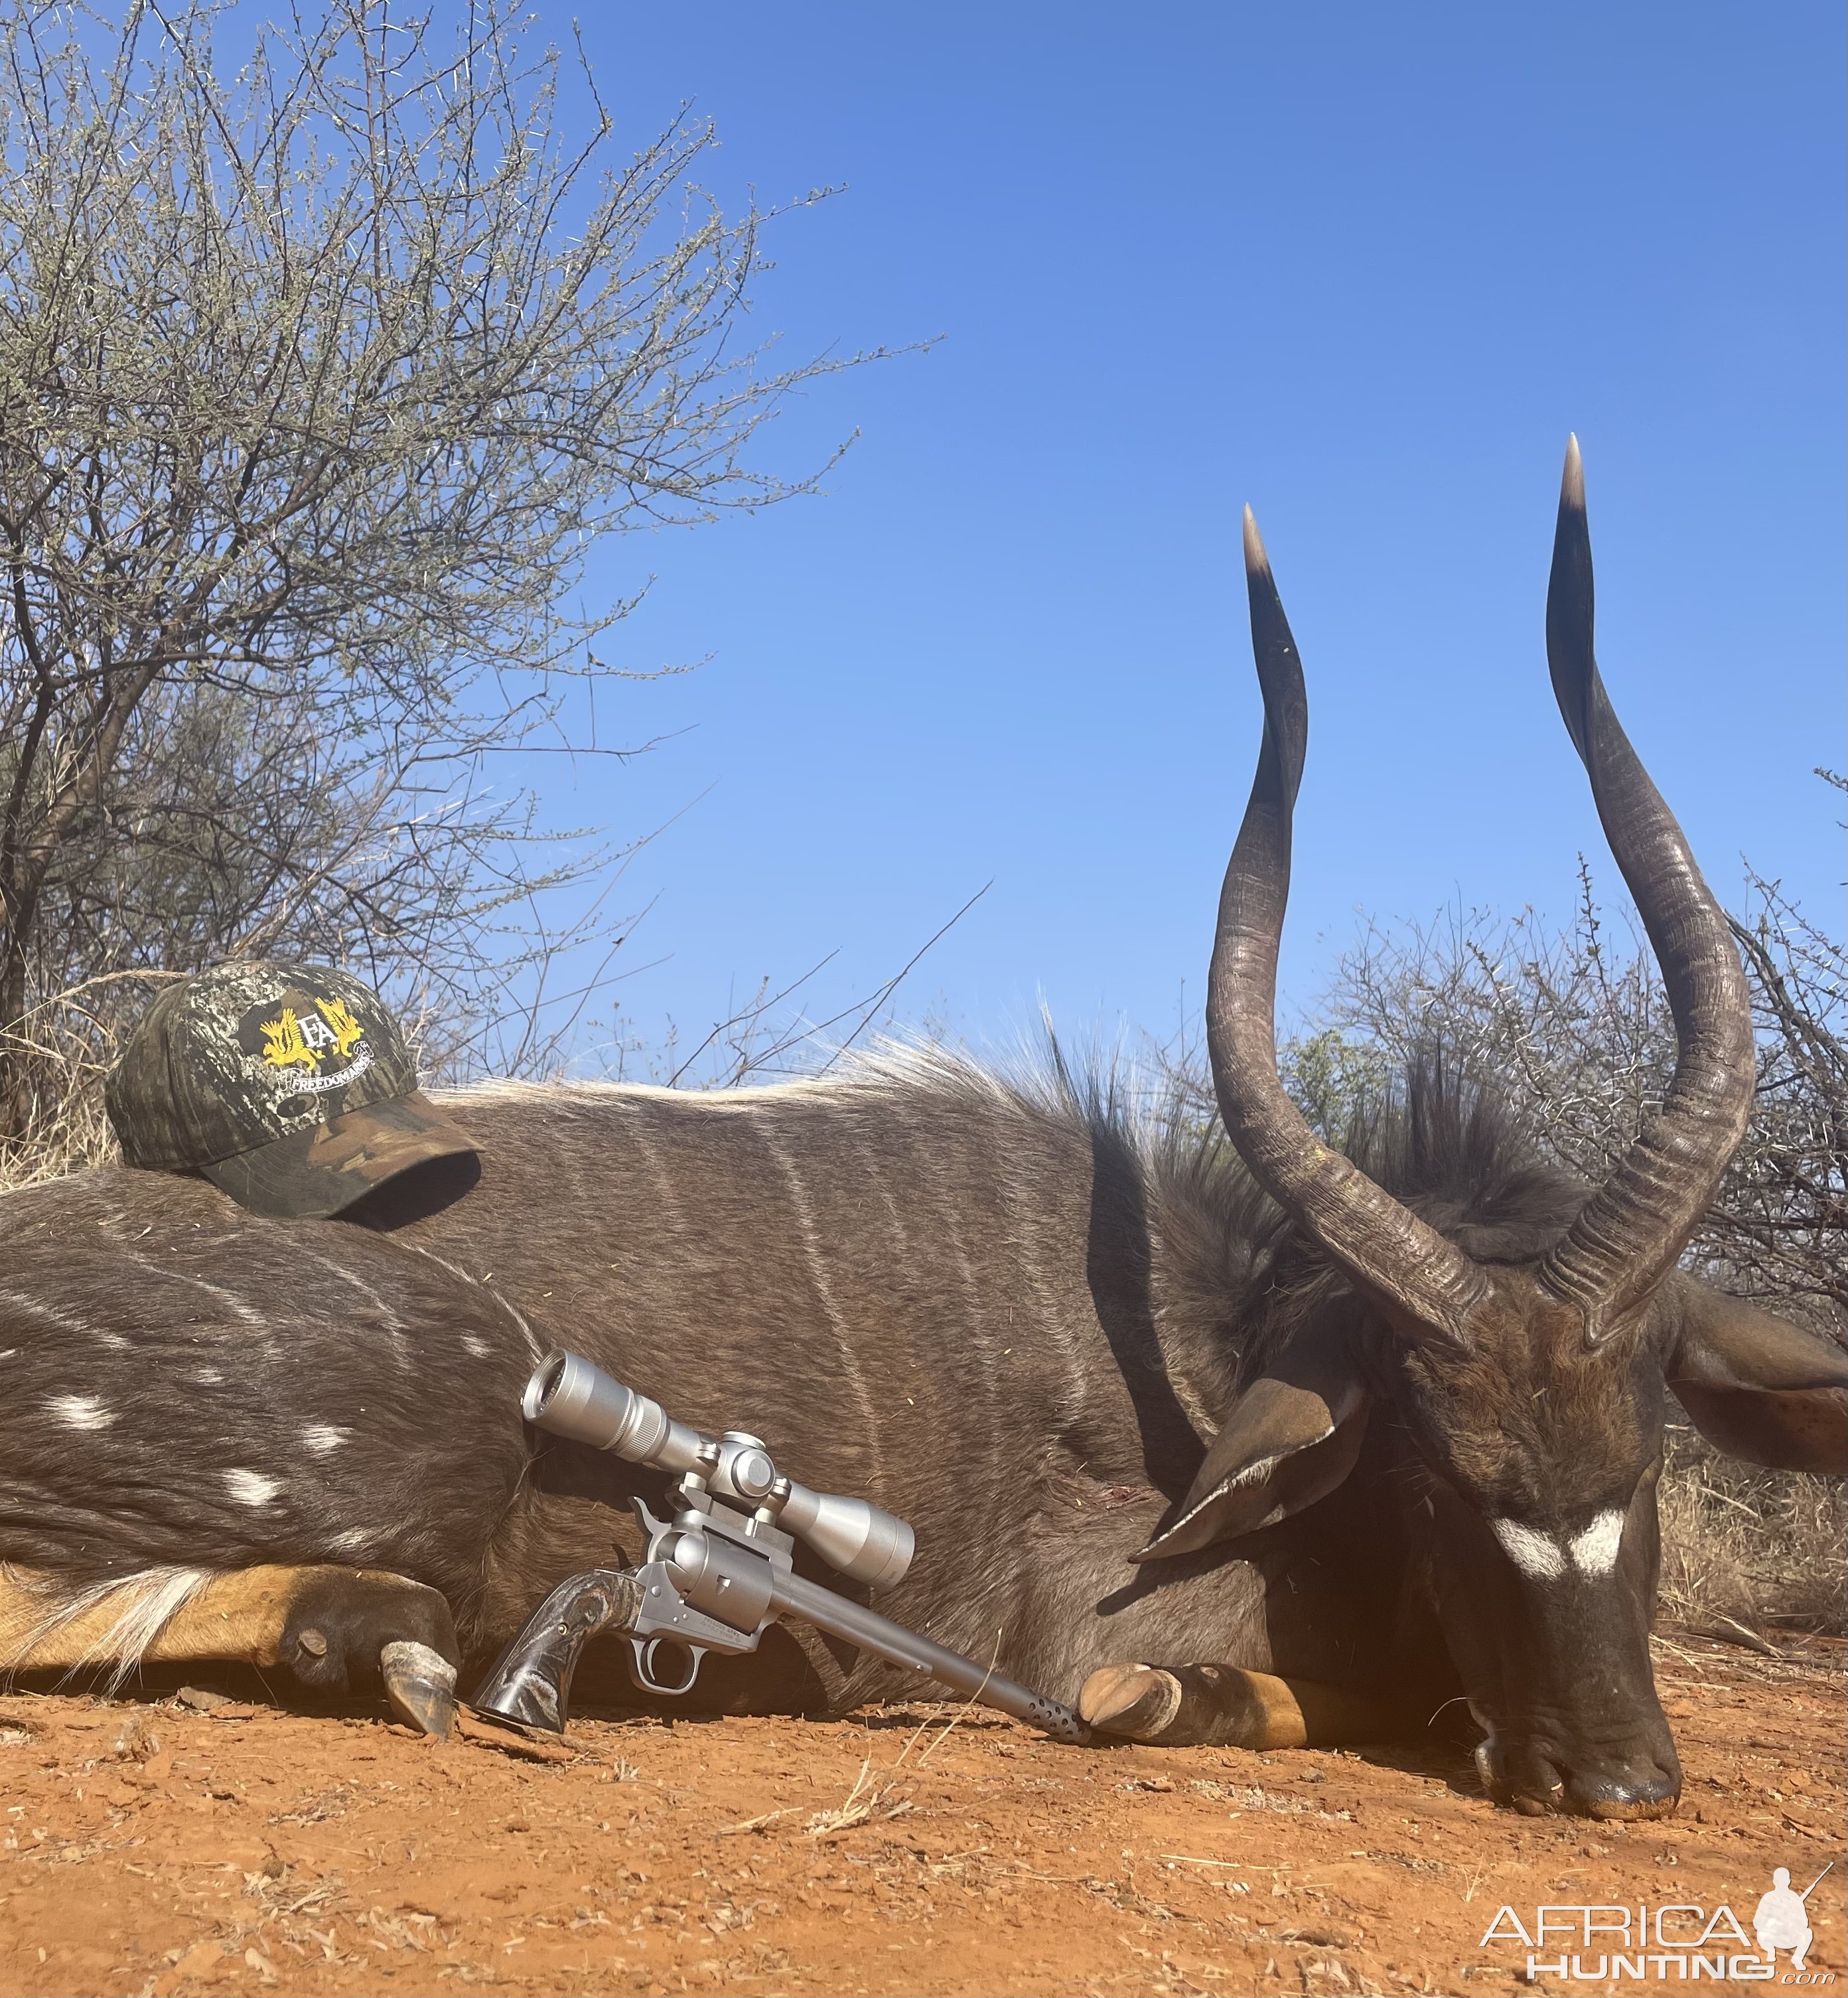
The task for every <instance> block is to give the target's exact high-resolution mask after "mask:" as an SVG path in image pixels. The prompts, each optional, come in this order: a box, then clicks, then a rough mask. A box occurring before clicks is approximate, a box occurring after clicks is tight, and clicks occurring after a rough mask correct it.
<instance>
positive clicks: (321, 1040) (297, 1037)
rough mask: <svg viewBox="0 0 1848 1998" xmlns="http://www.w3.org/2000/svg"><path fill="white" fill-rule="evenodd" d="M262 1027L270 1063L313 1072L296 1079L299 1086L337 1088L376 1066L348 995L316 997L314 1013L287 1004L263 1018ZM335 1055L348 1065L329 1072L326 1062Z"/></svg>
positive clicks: (293, 1079)
mask: <svg viewBox="0 0 1848 1998" xmlns="http://www.w3.org/2000/svg"><path fill="white" fill-rule="evenodd" d="M261 1029H262V1033H263V1054H262V1059H263V1060H264V1063H265V1064H266V1066H268V1067H270V1068H272V1069H275V1070H279V1071H281V1072H282V1073H285V1074H286V1073H288V1071H289V1070H292V1069H295V1068H305V1069H306V1070H308V1072H309V1073H308V1075H307V1076H305V1077H301V1076H291V1077H290V1080H291V1082H292V1084H293V1086H294V1087H295V1088H296V1089H298V1090H305V1091H320V1090H324V1089H337V1088H339V1087H341V1086H342V1085H343V1084H347V1083H349V1082H351V1081H353V1080H354V1079H355V1078H356V1077H359V1076H361V1075H364V1073H365V1072H366V1070H368V1069H369V1068H370V1067H371V1066H372V1051H371V1049H370V1048H368V1046H366V1041H365V1032H366V1030H365V1028H364V1027H362V1026H361V1025H360V1023H359V1022H358V1021H357V1020H356V1019H354V1017H353V1015H352V1012H351V1010H350V1009H349V1008H348V1007H347V1002H346V1001H344V999H316V1001H315V1002H314V1011H313V1012H312V1013H311V1012H309V1011H306V1010H304V1011H301V1012H299V1013H298V1012H297V1011H295V1008H294V1007H292V1006H285V1007H284V1008H282V1011H280V1012H279V1013H278V1015H276V1017H275V1019H273V1020H265V1021H262V1022H261ZM356 1050H357V1053H356ZM330 1058H331V1059H333V1060H334V1061H337V1062H339V1063H342V1064H344V1066H341V1067H340V1068H339V1069H338V1070H336V1071H335V1072H334V1073H333V1074H330V1075H323V1073H321V1065H322V1063H323V1062H325V1061H326V1060H328V1059H330ZM350 1058H351V1059H350Z"/></svg>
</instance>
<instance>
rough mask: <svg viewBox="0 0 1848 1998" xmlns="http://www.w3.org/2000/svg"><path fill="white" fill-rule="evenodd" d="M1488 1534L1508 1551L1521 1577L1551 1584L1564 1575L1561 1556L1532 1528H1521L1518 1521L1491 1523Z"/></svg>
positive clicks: (1557, 1549) (1554, 1547) (1554, 1546)
mask: <svg viewBox="0 0 1848 1998" xmlns="http://www.w3.org/2000/svg"><path fill="white" fill-rule="evenodd" d="M1489 1531H1490V1533H1493V1534H1494V1536H1495V1537H1496V1539H1497V1540H1499V1541H1500V1542H1501V1544H1502V1546H1503V1547H1505V1548H1506V1549H1507V1550H1508V1559H1509V1560H1510V1561H1512V1562H1513V1563H1514V1564H1515V1567H1516V1568H1518V1569H1519V1570H1520V1571H1521V1572H1522V1574H1523V1575H1532V1576H1533V1577H1534V1578H1535V1579H1536V1580H1537V1581H1554V1580H1556V1578H1558V1577H1559V1576H1560V1575H1563V1574H1564V1573H1565V1572H1566V1557H1565V1554H1564V1553H1563V1551H1562V1550H1560V1547H1557V1546H1556V1544H1555V1543H1554V1542H1553V1540H1551V1539H1550V1538H1549V1537H1548V1536H1547V1535H1546V1534H1545V1533H1540V1532H1539V1531H1538V1530H1536V1529H1535V1528H1534V1527H1532V1526H1522V1523H1520V1521H1519V1520H1518V1519H1491V1520H1490V1522H1489Z"/></svg>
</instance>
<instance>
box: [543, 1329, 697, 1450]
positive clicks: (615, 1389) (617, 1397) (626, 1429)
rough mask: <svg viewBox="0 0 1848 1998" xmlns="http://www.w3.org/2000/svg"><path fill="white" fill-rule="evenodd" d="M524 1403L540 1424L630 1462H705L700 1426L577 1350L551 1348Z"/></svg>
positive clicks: (552, 1431)
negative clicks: (678, 1416)
mask: <svg viewBox="0 0 1848 1998" xmlns="http://www.w3.org/2000/svg"><path fill="white" fill-rule="evenodd" d="M520 1408H521V1410H522V1411H523V1413H524V1415H525V1416H526V1419H527V1421H528V1422H531V1423H532V1424H533V1425H534V1426H535V1427H536V1428H538V1429H546V1430H548V1431H549V1432H550V1433H551V1434H552V1435H554V1436H568V1437H569V1438H570V1439H571V1440H572V1442H574V1443H589V1445H590V1447H591V1448H592V1450H610V1451H613V1453H614V1454H616V1455H617V1456H618V1457H626V1458H627V1460H628V1461H629V1462H630V1463H631V1464H655V1465H658V1467H660V1468H661V1470H663V1471H697V1470H699V1469H701V1468H702V1467H703V1464H704V1461H705V1456H704V1446H705V1442H706V1439H705V1438H704V1437H703V1436H701V1435H700V1434H699V1431H698V1430H697V1429H689V1428H688V1427H687V1426H686V1424H685V1423H684V1422H675V1420H674V1419H673V1418H672V1416H670V1415H669V1414H668V1412H667V1411H666V1409H664V1408H663V1407H662V1406H661V1404H660V1403H659V1402H651V1401H650V1400H649V1399H648V1396H647V1395H638V1394H637V1393H636V1391H635V1390H634V1388H625V1387H624V1386H623V1384H622V1382H621V1381H617V1380H614V1379H613V1378H611V1377H610V1375H609V1374H606V1373H605V1372H604V1371H603V1369H602V1368H601V1367H595V1366H592V1364H591V1363H590V1362H589V1360H585V1359H583V1358H582V1357H580V1356H579V1354H577V1353H548V1354H547V1357H545V1358H544V1360H541V1362H540V1363H539V1364H538V1366H537V1367H536V1368H535V1369H534V1372H533V1377H532V1378H531V1379H530V1381H527V1384H526V1392H525V1394H524V1395H522V1396H521V1397H520Z"/></svg>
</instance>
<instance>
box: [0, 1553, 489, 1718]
mask: <svg viewBox="0 0 1848 1998" xmlns="http://www.w3.org/2000/svg"><path fill="white" fill-rule="evenodd" d="M460 1657H461V1652H460V1651H459V1649H458V1646H457V1644H456V1635H455V1624H454V1619H452V1617H451V1615H450V1612H449V1605H448V1604H447V1602H445V1601H444V1599H443V1598H442V1597H441V1596H440V1595H439V1594H438V1593H437V1591H436V1590H435V1589H434V1588H426V1587H425V1586H424V1585H423V1584H422V1583H421V1582H416V1581H410V1580H409V1579H408V1578H406V1577H405V1576H403V1575H390V1574H387V1573H385V1572H384V1571H381V1570H378V1569H362V1568H336V1567H332V1566H324V1565H321V1564H315V1565H313V1566H304V1567H280V1566H276V1567H271V1566H264V1567H260V1568H238V1569H233V1570H231V1571H228V1572H213V1571H208V1570H201V1569H188V1568H152V1569H147V1570H143V1571H141V1572H140V1573H137V1574H134V1575H125V1576H123V1577H122V1578H120V1579H119V1581H109V1582H103V1583H96V1584H77V1583H72V1582H71V1581H67V1580H66V1579H64V1578H61V1577H59V1576H56V1575H32V1574H27V1573H26V1572H24V1571H20V1570H19V1569H11V1570H0V1672H7V1673H12V1672H18V1671H32V1672H42V1671H76V1670H83V1669H88V1668H101V1669H102V1670H105V1671H112V1672H113V1673H114V1674H115V1675H116V1678H117V1680H118V1682H119V1680H121V1679H123V1678H127V1677H128V1676H129V1675H130V1674H131V1673H133V1671H135V1670H136V1668H138V1667H139V1666H140V1665H142V1664H164V1663H172V1662H176V1661H184V1660H192V1659H206V1658H221V1659H223V1660H225V1661H226V1662H227V1663H235V1664H252V1665H261V1666H280V1667H282V1668H284V1669H285V1670H286V1671H289V1672H291V1673H292V1674H293V1675H294V1676H295V1678H296V1679H297V1681H299V1683H300V1684H302V1685H305V1686H309V1687H313V1688H314V1689H317V1690H320V1691H329V1692H340V1691H344V1689H346V1688H347V1686H348V1685H350V1684H351V1683H353V1682H354V1681H356V1680H357V1681H358V1682H360V1683H362V1684H363V1683H364V1682H366V1681H368V1680H370V1679H371V1678H373V1677H374V1675H378V1676H380V1677H382V1678H383V1680H384V1682H385V1692H386V1695H387V1696H388V1697H389V1699H390V1700H391V1702H392V1706H393V1708H394V1709H396V1711H397V1713H399V1715H400V1716H401V1717H402V1719H404V1720H406V1721H407V1722H409V1723H410V1724H411V1725H412V1726H413V1727H420V1728H421V1729H423V1731H424V1732H425V1733H427V1734H437V1735H443V1734H447V1733H448V1731H449V1723H450V1722H451V1720H452V1719H453V1717H454V1711H455V1699H454V1688H455V1668H456V1664H457V1662H458V1661H459V1659H460Z"/></svg>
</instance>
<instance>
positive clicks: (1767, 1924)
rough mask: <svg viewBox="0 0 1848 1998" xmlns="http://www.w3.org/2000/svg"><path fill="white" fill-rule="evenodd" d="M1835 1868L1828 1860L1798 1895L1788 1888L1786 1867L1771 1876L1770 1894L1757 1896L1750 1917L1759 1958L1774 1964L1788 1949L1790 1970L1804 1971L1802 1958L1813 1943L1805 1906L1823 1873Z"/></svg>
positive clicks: (1789, 1877) (1787, 1870)
mask: <svg viewBox="0 0 1848 1998" xmlns="http://www.w3.org/2000/svg"><path fill="white" fill-rule="evenodd" d="M1834 1865H1835V1861H1833V1860H1830V1861H1829V1865H1827V1866H1825V1867H1824V1868H1822V1873H1819V1874H1818V1875H1816V1877H1815V1879H1813V1880H1812V1881H1811V1882H1810V1883H1809V1885H1808V1886H1807V1887H1805V1889H1804V1890H1803V1892H1802V1893H1801V1894H1798V1893H1794V1892H1793V1891H1792V1889H1791V1870H1790V1868H1788V1866H1780V1867H1779V1868H1777V1872H1774V1874H1773V1875H1771V1889H1770V1893H1768V1894H1764V1895H1761V1896H1760V1898H1759V1903H1758V1909H1757V1912H1756V1913H1755V1914H1754V1915H1753V1917H1752V1933H1753V1934H1754V1935H1755V1936H1756V1938H1758V1947H1759V1950H1760V1953H1761V1954H1762V1955H1766V1956H1768V1957H1770V1958H1772V1959H1773V1960H1775V1959H1776V1958H1777V1952H1778V1951H1779V1950H1781V1949H1788V1951H1790V1953H1791V1969H1793V1970H1801V1969H1802V1968H1803V1959H1804V1958H1805V1957H1806V1956H1807V1955H1808V1954H1809V1946H1810V1944H1811V1943H1812V1941H1814V1940H1815V1938H1814V1935H1813V1933H1812V1931H1811V1928H1810V1926H1809V1911H1808V1908H1807V1907H1806V1906H1805V1903H1806V1902H1807V1901H1808V1899H1809V1897H1810V1896H1811V1895H1812V1894H1813V1893H1815V1891H1816V1889H1817V1888H1819V1886H1821V1885H1822V1874H1823V1873H1827V1872H1830V1871H1831V1870H1832V1868H1833V1867H1834Z"/></svg>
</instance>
